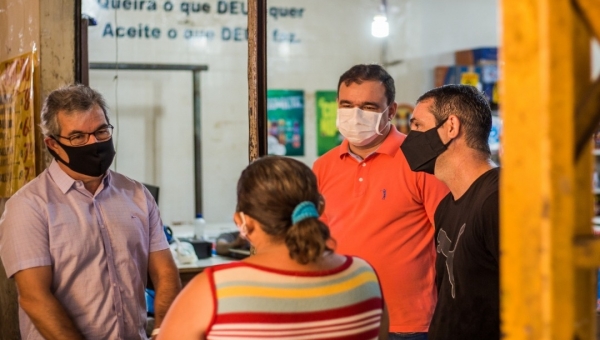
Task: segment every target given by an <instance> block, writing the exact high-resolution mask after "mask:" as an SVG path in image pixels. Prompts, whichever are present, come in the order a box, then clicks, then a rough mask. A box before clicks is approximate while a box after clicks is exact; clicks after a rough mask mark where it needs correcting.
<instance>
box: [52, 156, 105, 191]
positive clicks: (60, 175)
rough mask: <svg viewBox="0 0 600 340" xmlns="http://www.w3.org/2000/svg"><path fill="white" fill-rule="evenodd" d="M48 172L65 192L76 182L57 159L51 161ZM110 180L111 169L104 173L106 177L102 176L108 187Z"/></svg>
mask: <svg viewBox="0 0 600 340" xmlns="http://www.w3.org/2000/svg"><path fill="white" fill-rule="evenodd" d="M48 172H49V173H50V176H51V177H52V179H53V180H54V183H56V185H57V186H58V188H59V189H60V191H61V192H62V193H63V194H66V193H67V191H69V189H71V187H72V186H73V183H75V182H76V181H75V180H74V179H73V178H72V177H71V176H69V175H67V173H66V172H64V171H63V169H61V168H60V166H59V165H58V161H56V159H53V160H52V163H50V166H49V167H48ZM110 180H111V173H110V170H106V174H105V175H104V178H102V182H103V183H104V186H105V187H107V186H108V185H109V184H110Z"/></svg>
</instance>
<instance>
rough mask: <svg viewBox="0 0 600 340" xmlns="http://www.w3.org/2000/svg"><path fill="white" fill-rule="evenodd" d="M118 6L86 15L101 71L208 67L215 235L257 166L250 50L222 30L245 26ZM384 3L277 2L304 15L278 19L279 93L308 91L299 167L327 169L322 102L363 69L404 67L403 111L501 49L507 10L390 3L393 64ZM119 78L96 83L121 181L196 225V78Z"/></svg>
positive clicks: (399, 71) (229, 19) (207, 159)
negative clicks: (247, 170) (385, 37)
mask: <svg viewBox="0 0 600 340" xmlns="http://www.w3.org/2000/svg"><path fill="white" fill-rule="evenodd" d="M112 1H113V0H88V1H87V2H85V1H84V11H87V12H88V13H91V14H92V15H93V16H94V17H96V19H97V20H98V26H96V27H93V28H90V37H89V39H90V44H89V46H90V50H89V54H90V61H92V62H99V61H102V62H115V61H119V62H139V63H195V64H205V65H207V66H208V67H209V70H208V71H207V72H203V73H202V79H201V81H202V86H201V91H202V92H201V96H202V105H201V110H202V123H201V124H202V159H203V167H202V176H203V184H202V185H203V197H204V200H203V207H204V215H205V218H206V220H207V221H208V222H209V223H210V222H213V223H216V222H227V221H230V220H231V215H232V213H233V210H234V207H235V184H236V181H237V178H238V176H239V174H240V172H241V170H242V169H243V168H244V167H245V165H246V164H247V162H248V152H247V142H248V132H247V124H248V119H247V111H248V109H247V100H248V94H247V73H246V72H247V44H246V41H245V37H244V38H243V39H241V41H233V40H231V39H230V40H223V39H222V38H221V34H222V33H221V32H222V28H223V27H228V28H235V27H238V28H241V29H243V28H245V27H246V16H245V15H243V14H231V13H229V14H218V13H216V11H217V9H218V3H219V2H218V1H217V0H209V1H202V2H201V3H203V4H209V5H210V7H211V8H210V11H209V13H204V12H203V13H192V14H190V15H189V16H188V15H186V14H185V13H182V12H181V11H180V7H179V6H180V4H181V3H182V1H180V0H174V1H171V2H172V3H173V4H175V9H174V10H173V11H172V12H168V13H167V12H165V11H164V10H162V9H161V8H160V7H161V6H162V5H163V4H164V3H165V2H166V1H162V0H159V1H156V4H157V6H158V9H157V10H156V11H147V10H142V11H139V10H124V9H120V10H107V9H103V8H101V7H100V6H99V5H100V4H105V3H110V2H112ZM115 1H116V0H115ZM121 2H122V1H121ZM133 2H135V1H133V0H132V3H133ZM147 2H148V1H146V3H147ZM137 3H138V4H139V3H140V1H139V0H138V1H137ZM195 3H199V2H198V1H196V2H195ZM227 3H231V2H229V1H228V2H227ZM236 3H238V4H239V3H241V2H236ZM243 3H244V5H245V2H243ZM380 3H381V1H380V0H352V1H349V0H302V1H299V0H269V2H268V7H269V8H271V7H276V8H291V7H294V8H302V9H303V12H302V15H301V16H300V17H296V18H290V17H285V18H283V17H281V18H277V19H275V18H274V17H273V16H270V17H269V21H268V35H269V40H268V45H267V46H268V86H269V88H271V89H301V90H304V91H305V131H306V134H305V156H303V157H299V159H301V160H302V161H304V162H306V163H307V164H309V165H312V162H314V160H315V159H316V157H317V156H316V138H315V134H316V122H315V102H314V93H315V91H317V90H335V89H336V86H337V81H338V78H339V76H340V75H341V74H342V73H343V72H344V71H345V70H347V69H348V68H350V67H351V66H352V65H354V64H357V63H372V62H375V63H383V62H384V61H394V60H398V59H401V60H403V62H402V63H400V64H398V65H395V66H390V67H388V71H389V72H390V74H392V76H394V78H395V80H396V87H397V98H396V99H397V101H400V102H408V103H413V102H414V101H415V99H416V98H417V97H418V96H419V95H420V94H422V93H423V92H425V91H426V90H428V89H430V88H431V87H432V86H433V67H434V66H437V65H440V64H452V63H453V61H454V60H453V51H454V50H458V49H465V48H473V47H481V46H496V45H497V44H498V29H497V22H498V20H497V9H496V7H497V1H496V0H456V1H452V2H449V1H444V0H388V3H389V21H390V30H391V34H390V37H389V43H388V53H387V55H386V56H384V57H382V41H381V40H378V39H376V38H373V37H372V36H371V34H370V25H371V21H372V18H373V16H374V15H375V14H377V11H378V6H379V4H380ZM146 5H147V4H146ZM239 9H240V8H238V10H239ZM466 17H468V20H467V19H465V18H466ZM109 22H110V23H112V26H113V30H114V29H115V28H114V26H115V22H116V23H117V25H120V26H125V27H129V26H134V27H138V25H139V24H142V26H143V25H146V24H147V25H149V26H151V27H153V28H159V29H161V35H160V38H158V39H153V38H127V37H124V38H119V39H115V38H111V37H108V36H104V37H103V36H102V34H103V32H104V30H105V28H106V24H107V23H109ZM170 28H173V29H177V30H178V32H179V34H178V37H177V38H175V39H169V38H168V37H167V36H166V31H167V30H168V29H170ZM185 29H192V30H194V31H196V32H200V31H203V32H207V31H213V32H214V33H215V36H214V37H213V38H204V39H200V38H194V39H184V38H183V37H182V34H183V31H184V30H185ZM275 30H277V31H278V33H281V32H284V33H287V34H289V33H293V34H294V42H292V43H285V42H275V41H273V34H274V31H275ZM144 34H145V32H143V35H144ZM115 75H116V72H114V71H93V72H91V74H90V78H91V81H90V82H91V85H92V86H93V87H96V88H97V89H99V90H100V91H101V92H102V93H103V94H104V95H105V96H106V97H107V98H108V100H109V103H110V106H111V107H112V108H113V121H114V122H115V125H116V126H117V130H118V131H119V135H118V149H117V152H118V153H117V164H116V167H117V170H118V171H120V172H122V173H124V174H126V175H128V176H131V177H133V178H135V179H137V180H140V181H144V182H147V183H150V184H156V185H159V186H160V187H161V198H160V208H161V214H162V216H163V219H164V222H165V223H167V224H170V223H172V222H174V221H186V220H187V221H189V220H191V219H192V218H193V214H194V204H193V140H192V136H193V127H192V125H191V122H192V121H191V119H192V105H191V100H192V97H191V84H192V83H191V74H190V75H186V74H185V73H182V72H178V73H165V72H150V73H147V74H142V73H139V72H133V71H128V72H125V71H120V72H118V77H117V78H116V79H115ZM117 117H118V123H117V119H116V118H117Z"/></svg>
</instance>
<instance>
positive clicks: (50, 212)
mask: <svg viewBox="0 0 600 340" xmlns="http://www.w3.org/2000/svg"><path fill="white" fill-rule="evenodd" d="M40 126H41V128H42V132H43V133H44V142H45V144H46V146H47V148H48V151H49V152H50V154H52V156H54V161H52V163H51V164H50V166H49V167H48V169H46V170H45V171H44V172H42V173H41V174H40V175H39V176H38V177H37V178H35V179H34V180H33V181H31V182H30V183H28V184H27V185H25V186H24V187H23V188H22V189H21V190H19V191H18V192H17V193H16V194H14V195H13V196H12V197H11V198H10V199H9V200H8V202H7V203H6V208H5V211H4V214H3V215H2V218H0V256H1V258H2V262H3V264H4V267H5V270H6V274H7V276H8V277H14V279H15V282H16V285H17V288H18V294H19V307H20V308H19V319H20V329H21V337H22V338H23V339H44V338H45V339H145V338H146V332H145V327H146V304H145V296H144V288H145V287H146V285H147V277H148V275H149V276H150V279H151V280H152V283H153V284H154V287H155V290H156V297H155V307H154V308H155V324H156V327H159V326H160V323H161V321H162V318H163V317H164V315H165V313H166V311H167V309H168V307H169V305H170V304H171V302H172V301H173V299H174V298H175V296H176V295H177V293H178V292H179V290H180V288H181V284H180V281H179V276H178V272H177V268H176V266H175V263H174V261H173V258H172V255H171V253H170V250H169V248H168V244H167V241H166V238H165V235H164V232H163V227H162V221H161V219H160V216H159V212H158V208H157V206H156V202H155V201H154V199H153V198H152V196H151V195H150V193H149V192H148V190H147V189H146V188H145V187H144V186H143V185H142V184H141V183H138V182H136V181H134V180H132V179H129V178H127V177H125V176H123V175H121V174H118V173H116V172H114V171H111V170H109V169H108V168H109V167H110V165H111V163H112V161H113V158H114V156H115V149H114V146H113V140H112V131H113V126H112V125H110V122H109V119H108V115H107V107H106V103H105V101H104V99H103V98H102V96H101V95H100V94H99V93H98V92H96V91H94V90H92V89H91V88H89V87H87V86H83V85H70V86H66V87H63V88H60V89H58V90H55V91H53V92H51V93H50V94H49V95H48V98H46V100H45V102H44V106H43V108H42V116H41V124H40ZM153 333H156V332H153Z"/></svg>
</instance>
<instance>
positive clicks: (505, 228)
mask: <svg viewBox="0 0 600 340" xmlns="http://www.w3.org/2000/svg"><path fill="white" fill-rule="evenodd" d="M501 4H502V9H501V13H502V27H503V31H504V32H503V39H502V43H501V46H502V50H501V53H502V54H501V60H502V62H503V63H502V64H503V65H504V68H503V80H502V82H501V86H502V93H503V100H502V116H503V120H504V122H503V138H502V140H503V156H502V168H503V169H502V178H501V184H500V195H501V196H500V213H501V217H500V223H501V226H500V233H501V235H500V242H501V244H500V250H501V251H500V253H501V254H502V257H501V260H500V265H501V278H500V279H501V311H502V316H501V317H502V333H503V334H504V336H505V337H504V338H505V339H532V340H533V339H535V340H545V339H572V338H573V328H574V326H573V323H574V321H573V320H574V308H573V298H574V294H573V276H574V275H573V262H572V248H573V243H572V235H573V228H574V219H575V217H574V185H575V183H574V164H573V160H574V150H575V147H574V139H573V133H574V125H573V124H574V123H573V117H574V114H573V108H574V106H575V105H574V96H573V55H572V53H571V52H572V48H571V44H572V36H571V27H572V21H573V18H572V11H573V10H572V8H571V4H570V3H569V1H552V0H504V1H502V2H501ZM524 93H526V94H524ZM590 190H591V189H590Z"/></svg>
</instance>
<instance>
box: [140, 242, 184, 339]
mask: <svg viewBox="0 0 600 340" xmlns="http://www.w3.org/2000/svg"><path fill="white" fill-rule="evenodd" d="M148 271H149V273H150V279H151V280H152V283H153V284H154V289H155V291H156V296H155V298H154V325H155V326H154V327H155V328H158V327H160V324H161V323H162V320H163V318H164V317H165V314H167V310H168V309H169V306H170V305H171V303H172V302H173V300H175V297H176V296H177V294H178V293H179V291H180V290H181V281H180V280H179V271H178V270H177V266H176V265H175V261H174V260H173V256H172V255H171V251H170V250H169V249H164V250H160V251H155V252H152V253H150V257H149V260H148Z"/></svg>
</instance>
